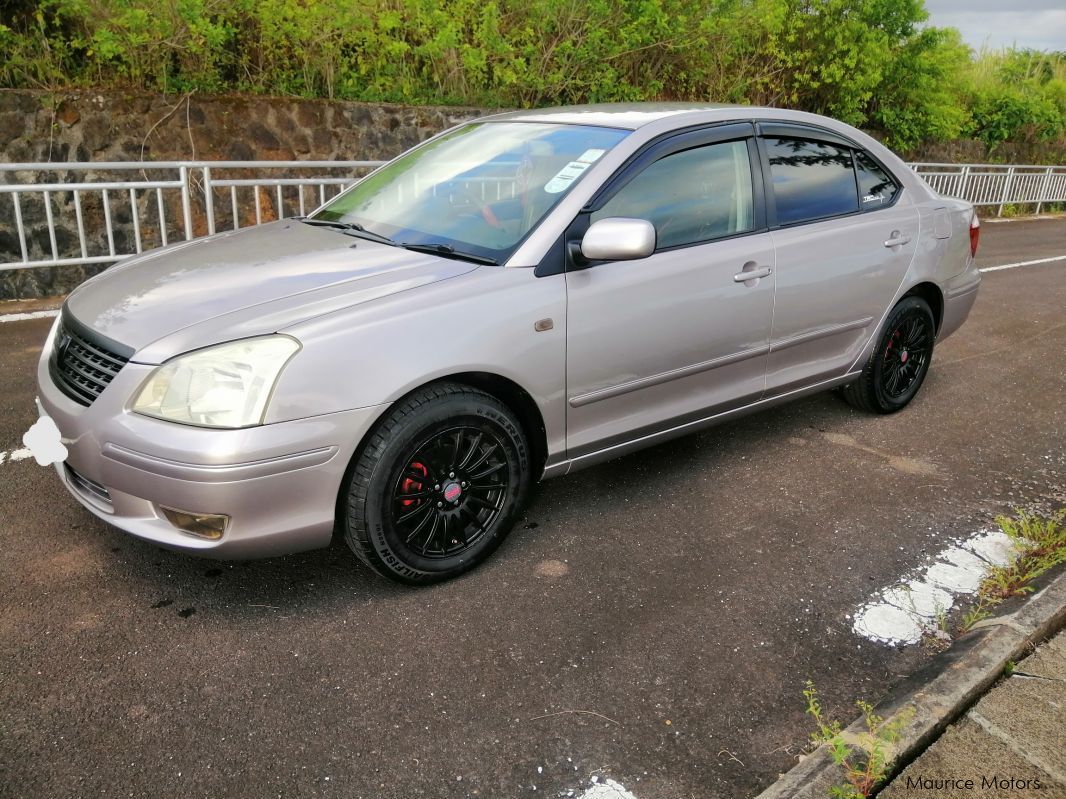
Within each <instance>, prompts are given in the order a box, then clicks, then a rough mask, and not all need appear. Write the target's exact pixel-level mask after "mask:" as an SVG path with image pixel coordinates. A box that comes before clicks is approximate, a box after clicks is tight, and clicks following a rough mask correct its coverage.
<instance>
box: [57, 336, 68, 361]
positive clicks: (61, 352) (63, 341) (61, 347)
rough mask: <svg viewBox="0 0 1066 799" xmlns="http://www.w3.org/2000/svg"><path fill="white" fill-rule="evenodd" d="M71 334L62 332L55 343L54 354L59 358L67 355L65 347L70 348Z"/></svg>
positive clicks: (61, 358) (64, 357)
mask: <svg viewBox="0 0 1066 799" xmlns="http://www.w3.org/2000/svg"><path fill="white" fill-rule="evenodd" d="M70 342H71V336H70V334H69V333H63V334H62V335H61V336H60V338H59V343H58V344H56V356H57V357H58V358H59V360H64V359H66V357H67V349H69V348H70Z"/></svg>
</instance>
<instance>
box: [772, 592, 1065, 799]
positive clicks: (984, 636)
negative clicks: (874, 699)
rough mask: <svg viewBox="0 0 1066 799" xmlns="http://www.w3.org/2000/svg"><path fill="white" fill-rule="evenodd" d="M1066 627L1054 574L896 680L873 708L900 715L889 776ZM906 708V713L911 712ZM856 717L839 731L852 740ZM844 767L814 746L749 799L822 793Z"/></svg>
mask: <svg viewBox="0 0 1066 799" xmlns="http://www.w3.org/2000/svg"><path fill="white" fill-rule="evenodd" d="M1063 626H1066V572H1063V573H1061V574H1059V575H1058V576H1057V577H1056V578H1054V579H1053V580H1052V581H1051V582H1050V583H1049V584H1048V585H1047V586H1046V587H1045V588H1043V589H1042V590H1041V591H1040V592H1039V593H1037V594H1034V595H1033V596H1032V597H1031V598H1030V599H1029V600H1028V601H1026V602H1025V604H1024V605H1022V606H1021V607H1020V608H1019V609H1018V610H1017V611H1015V612H1014V613H1011V614H1009V615H1006V616H1001V617H998V618H992V619H986V620H985V621H983V622H980V623H979V624H977V625H975V626H974V628H973V629H972V630H971V631H970V632H968V633H966V634H965V635H963V636H962V637H960V638H959V639H958V640H957V641H956V642H955V643H954V644H953V645H952V647H951V648H950V649H948V650H947V651H946V652H943V653H941V654H940V655H938V656H937V657H935V658H934V659H933V661H932V662H931V663H930V664H929V665H928V666H926V667H925V668H923V669H921V670H919V671H918V672H917V673H916V674H914V675H912V676H911V677H908V678H907V679H906V680H904V681H903V682H902V683H900V684H899V685H897V686H895V687H894V688H893V689H892V690H891V692H890V693H889V695H888V697H886V698H885V699H884V700H882V701H881V702H880V703H879V704H878V705H877V706H876V707H875V708H874V712H875V713H876V714H877V715H878V716H882V717H883V718H884V719H885V720H886V721H890V720H891V719H893V718H898V717H900V716H901V714H902V717H903V718H906V719H907V721H906V724H905V725H904V726H903V728H902V731H901V733H900V737H899V740H898V741H897V742H896V743H895V745H894V747H892V751H890V752H887V754H888V756H889V758H890V759H891V761H892V762H893V764H894V765H893V771H892V772H891V773H890V775H889V776H890V777H892V776H894V775H895V774H896V773H897V772H898V771H899V770H901V769H902V768H903V767H904V766H905V765H906V764H907V763H909V762H910V761H911V760H913V759H914V758H915V757H917V756H918V755H919V754H920V753H921V752H922V751H924V750H925V748H926V747H927V746H929V744H931V743H932V742H933V741H934V740H935V739H936V738H938V737H939V736H940V734H941V733H942V732H943V731H944V730H945V729H946V728H947V727H948V725H949V724H951V723H952V722H954V721H955V720H956V719H958V718H959V717H960V716H962V714H963V713H965V712H966V710H967V709H969V708H970V706H972V705H973V704H974V702H976V701H977V700H978V699H979V698H980V697H981V696H982V695H983V694H984V693H985V692H986V691H987V690H988V689H989V687H991V685H992V683H994V682H995V681H996V680H997V679H999V677H1000V676H1002V674H1003V670H1004V668H1005V667H1006V665H1007V662H1008V661H1012V660H1019V659H1020V658H1021V656H1022V655H1023V654H1025V652H1026V650H1027V649H1029V648H1030V647H1034V646H1036V644H1038V643H1040V642H1041V641H1043V640H1044V639H1046V638H1048V637H1050V636H1051V635H1052V634H1054V633H1055V632H1057V631H1058V630H1059V629H1061V628H1062V627H1063ZM911 714H913V715H911ZM864 733H866V728H865V726H864V725H863V723H862V720H861V719H860V720H858V721H855V722H854V723H852V724H851V725H850V726H849V727H848V728H847V729H845V730H844V735H845V738H846V739H848V740H858V739H860V738H861V737H862V736H863V734H864ZM842 782H843V772H842V770H841V768H840V767H839V766H837V765H836V764H834V763H833V761H832V759H831V758H830V757H829V752H828V750H827V748H826V747H825V746H820V747H818V749H816V750H814V752H812V753H811V754H810V755H809V756H808V757H806V758H805V759H804V760H803V761H802V762H801V763H799V765H797V766H796V767H795V768H793V769H791V770H790V771H788V772H787V773H786V774H783V775H781V777H780V778H779V779H778V780H777V782H775V783H774V784H773V785H771V786H770V787H769V788H767V789H766V790H765V791H763V792H762V793H760V794H759V795H758V797H756V799H826V797H828V796H829V795H830V794H829V791H830V789H831V788H832V786H834V785H840V784H841V783H842Z"/></svg>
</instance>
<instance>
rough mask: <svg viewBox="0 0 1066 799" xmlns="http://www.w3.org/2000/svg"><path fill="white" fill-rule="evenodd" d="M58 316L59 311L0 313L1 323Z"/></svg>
mask: <svg viewBox="0 0 1066 799" xmlns="http://www.w3.org/2000/svg"><path fill="white" fill-rule="evenodd" d="M56 316H59V311H27V312H26V313H5V314H0V323H2V322H27V321H29V320H30V319H51V318H53V317H56Z"/></svg>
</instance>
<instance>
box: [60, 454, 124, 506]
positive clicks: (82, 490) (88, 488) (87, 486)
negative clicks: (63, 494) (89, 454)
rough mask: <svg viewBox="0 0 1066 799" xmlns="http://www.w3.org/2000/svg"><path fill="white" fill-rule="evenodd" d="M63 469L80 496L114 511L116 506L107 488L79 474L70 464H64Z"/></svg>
mask: <svg viewBox="0 0 1066 799" xmlns="http://www.w3.org/2000/svg"><path fill="white" fill-rule="evenodd" d="M63 468H64V469H65V470H66V473H67V479H68V480H70V484H71V485H72V486H74V488H75V489H77V491H78V493H79V494H81V495H82V496H84V497H86V498H87V499H89V500H95V504H97V505H100V504H102V505H104V507H106V508H107V509H108V510H112V509H113V507H114V506H113V505H112V504H111V493H110V492H109V491H108V490H107V489H106V488H104V487H103V486H102V485H100V484H99V483H97V482H96V481H94V480H90V479H89V478H88V477H85V476H83V475H80V474H78V473H77V472H76V471H74V470H73V469H72V468H71V467H70V464H68V463H64V464H63Z"/></svg>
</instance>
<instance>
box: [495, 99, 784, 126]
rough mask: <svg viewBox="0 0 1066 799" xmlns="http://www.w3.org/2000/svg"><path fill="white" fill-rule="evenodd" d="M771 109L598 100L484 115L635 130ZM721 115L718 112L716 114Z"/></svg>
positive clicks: (497, 119) (502, 119)
mask: <svg viewBox="0 0 1066 799" xmlns="http://www.w3.org/2000/svg"><path fill="white" fill-rule="evenodd" d="M766 110H768V109H763V108H758V107H757V106H750V105H728V104H725V103H597V104H592V105H568V106H560V107H558V108H537V109H532V110H528V111H509V112H506V113H502V114H493V115H492V116H488V117H482V118H481V119H480V120H478V121H479V122H480V121H488V122H554V123H556V124H562V125H597V126H600V127H607V128H623V129H625V130H636V129H637V128H640V127H643V126H644V125H648V124H651V123H652V122H657V121H659V120H661V119H665V118H667V117H677V116H683V115H685V114H697V113H698V114H703V115H705V116H706V114H707V112H708V111H720V112H721V115H720V118H721V119H722V120H727V119H750V118H754V117H757V116H759V114H758V113H756V112H761V111H766ZM716 116H718V115H716Z"/></svg>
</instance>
